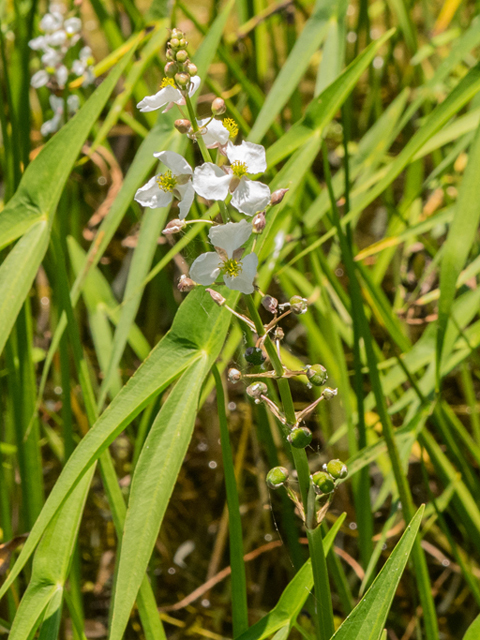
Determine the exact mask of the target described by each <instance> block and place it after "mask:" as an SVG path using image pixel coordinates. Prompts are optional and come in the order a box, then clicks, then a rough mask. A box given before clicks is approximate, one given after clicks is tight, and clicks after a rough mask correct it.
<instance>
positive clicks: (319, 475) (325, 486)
mask: <svg viewBox="0 0 480 640" xmlns="http://www.w3.org/2000/svg"><path fill="white" fill-rule="evenodd" d="M310 478H311V480H312V484H313V488H314V490H315V493H317V494H319V495H320V494H322V493H332V491H333V490H334V489H335V483H334V482H333V480H332V478H331V477H330V476H329V475H328V473H325V471H317V472H316V473H314V474H313V475H312V476H310Z"/></svg>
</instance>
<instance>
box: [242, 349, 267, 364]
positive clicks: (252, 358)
mask: <svg viewBox="0 0 480 640" xmlns="http://www.w3.org/2000/svg"><path fill="white" fill-rule="evenodd" d="M244 355H245V360H246V361H247V362H249V363H250V364H255V365H259V364H263V363H264V362H265V360H266V358H265V356H264V354H263V351H262V350H261V349H259V348H258V347H248V349H245V354H244Z"/></svg>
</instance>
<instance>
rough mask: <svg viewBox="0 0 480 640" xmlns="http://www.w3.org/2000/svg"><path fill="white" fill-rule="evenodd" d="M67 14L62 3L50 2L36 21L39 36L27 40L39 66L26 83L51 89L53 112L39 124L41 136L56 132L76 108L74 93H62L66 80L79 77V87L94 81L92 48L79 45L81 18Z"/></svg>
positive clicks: (77, 106) (37, 87)
mask: <svg viewBox="0 0 480 640" xmlns="http://www.w3.org/2000/svg"><path fill="white" fill-rule="evenodd" d="M67 13H68V10H67V7H66V6H65V5H63V4H60V3H51V4H50V6H49V12H48V13H46V14H45V15H44V16H43V18H42V19H41V20H40V24H39V29H40V31H41V32H42V35H40V36H38V37H36V38H34V39H33V40H30V42H29V43H28V44H29V46H30V48H31V49H33V50H34V51H37V52H38V53H39V54H41V57H40V60H41V64H42V67H43V68H42V69H40V70H39V71H37V72H36V73H35V74H34V75H33V76H32V79H31V81H30V84H31V85H32V87H34V88H35V89H39V88H40V87H44V86H47V87H48V88H49V89H50V90H51V91H52V95H51V96H50V106H51V108H52V111H53V114H54V115H53V118H52V119H51V120H48V121H47V122H45V123H44V124H43V125H42V128H41V130H40V131H41V133H42V135H43V136H47V135H49V134H51V133H55V131H58V129H59V128H60V127H61V126H62V123H63V122H64V121H65V119H66V116H67V115H68V116H71V115H73V114H75V113H76V111H77V110H78V108H79V100H78V96H76V95H74V94H71V95H68V97H64V95H63V94H64V90H65V87H66V86H67V83H68V81H69V79H72V76H73V77H75V78H77V77H81V76H83V78H84V79H83V86H88V85H89V84H92V83H93V82H94V80H95V74H94V70H93V64H94V59H93V56H92V50H91V49H90V47H88V46H83V47H81V44H82V42H81V40H82V36H81V29H82V21H81V19H80V18H78V17H77V16H70V17H67ZM77 45H78V46H77ZM76 46H77V49H78V48H79V51H78V53H77V55H78V57H76V56H75V55H74V47H76ZM65 111H66V113H65Z"/></svg>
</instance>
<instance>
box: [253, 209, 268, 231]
mask: <svg viewBox="0 0 480 640" xmlns="http://www.w3.org/2000/svg"><path fill="white" fill-rule="evenodd" d="M266 224H267V221H266V220H265V211H260V213H257V215H256V216H254V218H253V220H252V233H262V231H263V230H264V229H265V225H266Z"/></svg>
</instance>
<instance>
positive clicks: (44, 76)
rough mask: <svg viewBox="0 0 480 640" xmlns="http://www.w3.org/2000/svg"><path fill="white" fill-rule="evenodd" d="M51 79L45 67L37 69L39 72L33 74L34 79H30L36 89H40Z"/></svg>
mask: <svg viewBox="0 0 480 640" xmlns="http://www.w3.org/2000/svg"><path fill="white" fill-rule="evenodd" d="M49 80H50V76H49V74H48V73H47V72H46V71H45V70H44V69H41V70H40V71H37V73H34V74H33V76H32V79H31V80H30V84H31V85H32V87H34V88H35V89H38V88H40V87H43V86H45V85H46V84H47V82H48V81H49Z"/></svg>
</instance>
